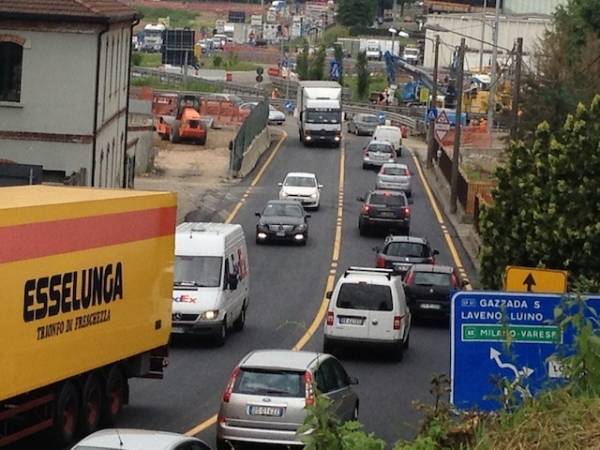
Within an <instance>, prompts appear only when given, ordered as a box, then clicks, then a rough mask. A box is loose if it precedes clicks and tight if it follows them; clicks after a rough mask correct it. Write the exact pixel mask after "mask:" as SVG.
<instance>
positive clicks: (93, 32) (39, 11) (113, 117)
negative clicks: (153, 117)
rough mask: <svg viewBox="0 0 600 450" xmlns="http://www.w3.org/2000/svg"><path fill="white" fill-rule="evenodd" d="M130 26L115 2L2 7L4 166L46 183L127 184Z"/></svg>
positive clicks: (48, 0)
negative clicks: (30, 170)
mask: <svg viewBox="0 0 600 450" xmlns="http://www.w3.org/2000/svg"><path fill="white" fill-rule="evenodd" d="M136 21H137V15H136V12H135V11H134V10H132V9H130V8H129V7H127V6H126V5H124V4H123V3H121V2H119V1H118V0H36V1H35V2H33V1H14V0H0V160H2V159H5V160H9V161H13V162H15V163H21V164H38V165H42V166H43V170H44V180H45V181H57V182H63V181H67V182H71V183H76V184H81V185H89V186H98V187H126V186H129V185H132V182H133V173H134V170H133V165H134V162H135V159H134V158H135V157H134V153H133V152H132V151H131V150H130V151H129V153H128V151H127V149H128V145H127V142H128V136H127V113H128V94H129V63H130V48H131V36H132V27H133V25H134V24H135V23H136Z"/></svg>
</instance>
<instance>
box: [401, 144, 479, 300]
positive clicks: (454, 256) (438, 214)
mask: <svg viewBox="0 0 600 450" xmlns="http://www.w3.org/2000/svg"><path fill="white" fill-rule="evenodd" d="M412 158H413V160H414V161H415V165H416V167H417V172H419V178H421V183H422V184H423V186H424V187H425V193H426V194H427V198H428V199H429V203H430V204H431V208H432V209H433V212H434V214H435V216H436V218H437V221H438V223H439V225H440V228H441V229H442V234H443V235H444V239H445V241H446V245H447V246H448V250H450V254H451V255H452V259H453V260H454V265H455V266H456V268H457V269H458V270H459V271H460V272H463V273H466V272H465V270H464V264H463V262H462V260H461V258H460V254H459V253H458V250H457V249H456V245H454V241H453V240H452V236H450V232H449V231H448V227H447V226H446V224H445V223H444V216H443V215H442V213H441V211H440V208H439V207H438V204H437V202H436V200H435V197H434V196H433V193H432V191H431V187H430V186H429V183H428V182H427V179H426V178H425V173H424V172H423V168H422V167H421V161H419V158H418V157H417V156H416V155H415V154H414V152H413V154H412ZM465 288H466V289H467V290H468V291H470V290H472V289H473V287H472V286H471V285H470V284H468V285H467V286H465Z"/></svg>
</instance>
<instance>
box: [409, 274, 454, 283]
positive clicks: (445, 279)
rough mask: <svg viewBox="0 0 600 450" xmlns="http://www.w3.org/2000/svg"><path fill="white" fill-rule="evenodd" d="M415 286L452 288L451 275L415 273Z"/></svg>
mask: <svg viewBox="0 0 600 450" xmlns="http://www.w3.org/2000/svg"><path fill="white" fill-rule="evenodd" d="M414 274H415V275H414V278H413V284H414V285H419V286H444V287H450V286H452V282H451V277H450V274H449V273H439V272H437V273H436V272H414Z"/></svg>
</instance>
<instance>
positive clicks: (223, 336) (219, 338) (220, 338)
mask: <svg viewBox="0 0 600 450" xmlns="http://www.w3.org/2000/svg"><path fill="white" fill-rule="evenodd" d="M214 340H215V345H216V346H217V347H223V346H224V345H225V341H226V340H227V317H225V318H224V319H223V322H222V323H221V326H220V327H219V330H218V331H217V333H216V334H215V338H214Z"/></svg>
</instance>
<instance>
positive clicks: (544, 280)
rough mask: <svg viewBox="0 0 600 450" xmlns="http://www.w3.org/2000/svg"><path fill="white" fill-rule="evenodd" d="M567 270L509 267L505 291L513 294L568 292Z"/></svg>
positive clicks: (507, 268)
mask: <svg viewBox="0 0 600 450" xmlns="http://www.w3.org/2000/svg"><path fill="white" fill-rule="evenodd" d="M568 276H569V273H568V272H567V271H566V270H551V269H538V268H534V267H519V266H507V267H506V271H505V275H504V280H505V282H504V286H505V290H507V291H511V292H544V293H554V294H562V293H564V292H567V278H568Z"/></svg>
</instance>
